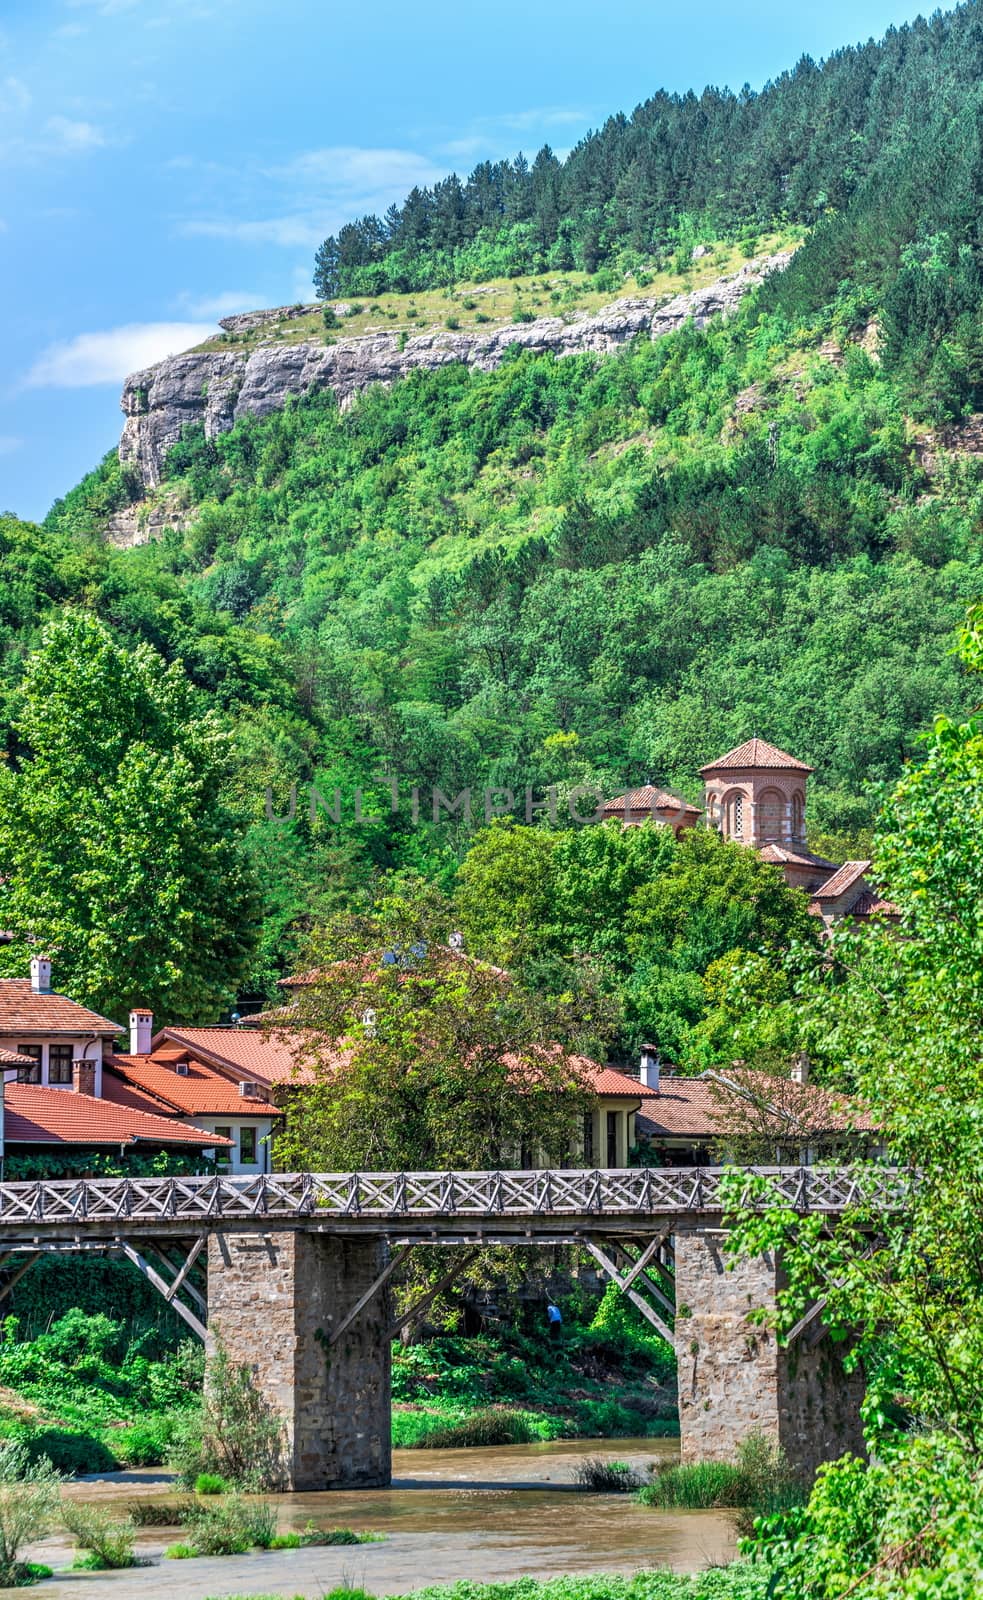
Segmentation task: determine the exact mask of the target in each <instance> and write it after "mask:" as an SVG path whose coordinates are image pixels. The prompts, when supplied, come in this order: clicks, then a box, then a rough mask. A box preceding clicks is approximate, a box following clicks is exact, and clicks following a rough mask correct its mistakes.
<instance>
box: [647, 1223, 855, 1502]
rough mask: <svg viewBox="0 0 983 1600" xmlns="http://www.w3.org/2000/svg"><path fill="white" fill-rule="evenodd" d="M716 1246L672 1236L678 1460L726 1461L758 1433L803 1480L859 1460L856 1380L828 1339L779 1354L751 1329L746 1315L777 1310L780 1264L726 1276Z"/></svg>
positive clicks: (684, 1234) (703, 1238)
mask: <svg viewBox="0 0 983 1600" xmlns="http://www.w3.org/2000/svg"><path fill="white" fill-rule="evenodd" d="M722 1246H723V1236H722V1234H721V1233H720V1232H719V1231H717V1230H707V1229H701V1228H700V1227H699V1226H694V1227H691V1228H680V1229H679V1230H678V1231H677V1232H676V1234H675V1253H676V1329H675V1332H676V1339H675V1343H676V1355H677V1358H678V1365H679V1423H680V1452H681V1457H682V1460H683V1461H701V1460H702V1461H730V1460H733V1458H734V1454H735V1451H736V1449H737V1446H738V1445H739V1444H740V1442H741V1440H742V1439H743V1438H746V1437H747V1435H748V1434H749V1433H753V1432H755V1431H760V1432H761V1433H763V1434H765V1436H766V1437H767V1438H769V1439H772V1440H773V1441H774V1442H775V1443H776V1444H780V1445H781V1447H782V1449H783V1450H784V1452H785V1454H786V1456H787V1457H788V1459H789V1461H790V1462H791V1463H792V1465H793V1466H794V1467H796V1468H797V1469H798V1470H799V1471H800V1472H802V1473H803V1474H804V1475H806V1476H807V1477H809V1478H811V1477H812V1475H813V1474H814V1473H815V1470H816V1468H817V1467H818V1466H819V1465H820V1463H821V1462H823V1461H831V1460H833V1459H835V1457H837V1456H840V1455H843V1454H845V1453H846V1452H847V1451H848V1450H849V1451H853V1452H855V1453H856V1454H859V1455H863V1454H864V1444H863V1434H862V1430H861V1427H860V1402H861V1400H862V1398H863V1382H862V1379H861V1377H860V1376H859V1375H858V1374H857V1373H852V1374H849V1375H848V1374H846V1373H844V1371H843V1366H842V1362H841V1360H840V1357H839V1351H838V1348H837V1347H836V1346H835V1345H833V1344H832V1343H831V1342H830V1340H829V1339H828V1338H814V1339H812V1340H806V1339H800V1340H797V1341H796V1342H795V1343H793V1344H792V1345H791V1346H790V1347H789V1348H787V1349H786V1348H783V1347H781V1346H780V1345H779V1344H778V1341H777V1340H776V1338H775V1335H774V1333H773V1331H772V1330H771V1329H770V1328H766V1327H761V1326H759V1325H758V1324H757V1323H755V1322H752V1321H751V1320H750V1315H749V1314H750V1313H751V1312H752V1311H754V1310H755V1309H756V1308H758V1307H765V1308H767V1307H770V1306H773V1305H774V1303H775V1295H776V1292H777V1290H778V1289H779V1288H780V1287H781V1282H782V1279H781V1266H780V1263H778V1262H777V1261H776V1260H775V1258H774V1257H773V1256H759V1257H758V1258H757V1259H756V1260H753V1261H740V1262H738V1264H737V1265H736V1266H735V1267H734V1268H733V1270H731V1271H726V1270H725V1261H724V1257H723V1253H722ZM819 1331H820V1329H819V1328H818V1327H817V1329H816V1332H817V1333H818V1332H819Z"/></svg>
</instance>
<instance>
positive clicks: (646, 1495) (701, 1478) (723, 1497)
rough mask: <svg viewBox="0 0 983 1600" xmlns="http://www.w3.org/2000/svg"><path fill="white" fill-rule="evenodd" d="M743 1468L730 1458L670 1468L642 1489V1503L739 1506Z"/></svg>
mask: <svg viewBox="0 0 983 1600" xmlns="http://www.w3.org/2000/svg"><path fill="white" fill-rule="evenodd" d="M743 1487H744V1486H743V1480H742V1478H741V1470H740V1468H739V1467H736V1466H734V1465H733V1464H732V1463H731V1462H729V1461H694V1462H686V1463H681V1464H679V1465H677V1466H671V1467H667V1468H666V1469H665V1471H663V1472H660V1473H659V1474H658V1475H657V1476H656V1477H655V1478H654V1479H653V1481H652V1482H651V1483H647V1484H646V1485H645V1487H644V1488H643V1489H641V1490H639V1499H640V1500H641V1501H642V1504H643V1505H647V1506H659V1507H661V1508H662V1509H668V1508H669V1507H675V1506H680V1507H685V1508H686V1509H687V1510H690V1511H708V1510H710V1509H711V1508H713V1507H716V1506H738V1505H740V1504H741V1495H742V1493H743Z"/></svg>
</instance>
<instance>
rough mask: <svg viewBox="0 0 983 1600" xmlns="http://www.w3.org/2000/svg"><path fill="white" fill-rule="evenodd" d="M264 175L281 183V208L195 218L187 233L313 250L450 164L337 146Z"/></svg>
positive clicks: (295, 159)
mask: <svg viewBox="0 0 983 1600" xmlns="http://www.w3.org/2000/svg"><path fill="white" fill-rule="evenodd" d="M264 175H265V177H266V178H267V179H269V180H271V181H272V182H273V183H276V184H277V185H279V186H280V189H281V193H282V196H283V200H282V205H281V207H280V208H279V209H276V210H272V211H271V212H270V213H267V214H266V215H265V216H258V217H256V216H253V217H229V216H212V217H198V218H192V219H189V220H187V221H185V222H183V223H182V224H181V232H182V233H184V234H191V235H197V236H199V237H203V238H208V239H233V240H235V241H236V242H237V243H239V244H245V245H277V246H279V247H280V248H281V249H285V250H294V249H301V250H310V249H312V248H314V247H315V246H317V245H319V244H320V243H321V240H322V239H323V238H324V236H325V234H327V233H330V232H332V230H334V229H336V228H338V227H340V226H341V224H342V223H344V222H348V221H350V220H351V219H352V218H353V217H357V216H363V215H365V214H366V213H371V212H383V211H385V210H386V208H387V207H388V206H390V205H391V204H392V202H393V201H394V200H402V199H403V198H404V197H405V195H406V194H407V193H408V191H409V190H410V189H412V188H413V186H414V184H430V183H434V182H436V180H437V179H438V178H442V177H443V176H444V168H443V167H439V166H435V165H434V163H433V162H432V161H431V160H430V158H429V157H428V156H423V155H420V154H419V153H418V152H417V151H415V150H400V149H391V148H380V149H369V148H363V147H361V146H359V145H331V146H328V147H326V148H324V149H320V150H305V151H301V152H300V154H298V155H296V156H294V157H293V158H292V159H291V160H290V161H288V162H285V163H284V164H282V165H280V166H276V167H271V168H268V169H267V170H266V172H265V174H264Z"/></svg>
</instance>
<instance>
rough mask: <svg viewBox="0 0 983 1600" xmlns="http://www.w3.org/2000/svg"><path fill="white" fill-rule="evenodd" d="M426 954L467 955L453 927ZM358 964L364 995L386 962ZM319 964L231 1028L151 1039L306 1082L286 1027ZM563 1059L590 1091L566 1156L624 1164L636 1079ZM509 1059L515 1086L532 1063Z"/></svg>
mask: <svg viewBox="0 0 983 1600" xmlns="http://www.w3.org/2000/svg"><path fill="white" fill-rule="evenodd" d="M433 955H434V956H435V957H436V956H439V957H440V959H442V960H445V961H469V960H473V959H474V958H473V957H470V956H468V955H467V954H466V952H465V950H464V947H463V941H461V940H460V936H459V935H456V934H455V935H453V936H452V942H451V943H450V944H449V945H448V946H446V947H442V948H441V949H440V950H435V951H434V952H433ZM361 964H362V967H363V968H364V972H365V982H366V986H367V993H366V998H367V999H369V998H370V994H369V992H368V990H369V988H370V986H371V984H372V981H373V974H374V972H376V971H378V970H379V968H380V965H381V964H387V958H386V957H385V956H384V955H379V956H377V957H374V958H373V957H370V956H366V957H364V958H363V959H362V963H361ZM481 965H482V968H483V970H484V971H486V972H491V973H493V974H495V975H496V976H498V977H501V978H502V979H503V980H506V981H509V974H508V973H507V972H506V971H504V970H503V969H502V968H501V967H492V966H489V964H488V963H486V962H482V963H481ZM324 972H325V969H324V968H311V969H309V970H308V971H305V972H297V973H292V974H290V975H289V976H288V977H286V978H281V979H280V982H279V987H280V988H281V989H283V990H285V991H286V993H287V995H288V996H290V997H291V998H290V1000H288V1003H287V1004H286V1005H285V1006H282V1007H280V1008H278V1009H277V1010H275V1011H272V1012H266V1013H263V1014H262V1015H259V1016H251V1017H245V1018H243V1020H242V1022H241V1023H240V1024H239V1025H238V1027H237V1028H165V1029H164V1030H163V1032H162V1033H161V1034H160V1035H158V1040H155V1045H156V1044H157V1043H158V1042H159V1040H162V1039H164V1038H166V1039H168V1040H169V1041H171V1042H172V1043H176V1042H178V1041H180V1042H181V1043H182V1044H189V1045H192V1046H193V1048H194V1049H195V1050H200V1049H204V1050H205V1051H207V1052H210V1054H209V1059H210V1060H211V1061H212V1062H213V1063H214V1064H216V1065H220V1066H221V1068H222V1070H223V1071H231V1072H235V1073H236V1074H237V1075H238V1074H241V1073H242V1072H243V1071H245V1070H250V1071H253V1072H255V1073H256V1075H257V1076H259V1075H261V1074H262V1077H263V1081H264V1082H266V1083H267V1084H268V1085H269V1086H270V1088H271V1089H273V1090H276V1089H279V1090H281V1091H289V1089H290V1086H291V1084H297V1083H303V1082H305V1081H306V1082H310V1081H312V1079H313V1076H314V1074H313V1071H312V1069H311V1067H310V1066H309V1065H307V1064H305V1063H304V1055H303V1046H304V1041H303V1038H302V1036H301V1035H300V1033H295V1032H291V1031H289V1024H290V1015H291V1009H292V1005H293V1004H294V1003H295V997H296V996H297V995H298V994H299V993H300V992H301V991H302V990H304V989H310V988H312V987H313V986H315V985H316V984H317V982H318V980H319V979H320V978H322V977H323V975H324ZM271 1024H274V1025H273V1026H271ZM558 1049H559V1047H558V1046H555V1047H552V1049H551V1047H550V1046H544V1047H543V1053H544V1055H546V1054H555V1052H556V1051H558ZM322 1056H323V1057H325V1058H326V1061H327V1064H328V1065H329V1066H330V1065H331V1063H332V1061H334V1062H336V1063H337V1064H339V1065H340V1064H342V1063H343V1061H344V1059H345V1057H344V1055H343V1053H342V1052H340V1051H335V1052H333V1053H332V1052H331V1051H330V1050H329V1049H328V1050H325V1051H322ZM569 1060H570V1062H571V1065H572V1066H573V1068H574V1070H575V1072H576V1073H577V1075H578V1077H579V1078H581V1079H582V1081H583V1082H584V1083H585V1084H586V1085H587V1086H588V1088H589V1089H590V1090H591V1091H592V1094H593V1102H592V1105H591V1108H590V1110H589V1111H587V1113H586V1114H585V1117H584V1124H583V1128H582V1130H581V1129H578V1130H576V1134H575V1137H574V1138H573V1140H572V1146H573V1149H574V1150H575V1152H576V1154H575V1156H574V1159H575V1160H576V1162H577V1163H578V1164H583V1165H585V1166H588V1167H591V1166H601V1167H626V1166H627V1165H628V1159H629V1155H630V1152H631V1149H632V1146H633V1145H634V1143H635V1113H636V1111H637V1110H638V1107H639V1105H640V1103H641V1091H640V1088H639V1084H638V1080H637V1079H636V1078H631V1077H629V1076H626V1074H624V1073H622V1072H619V1071H618V1070H617V1069H616V1068H614V1067H607V1066H602V1065H600V1064H599V1063H598V1062H596V1061H591V1060H590V1059H589V1058H588V1057H586V1056H579V1055H571V1056H570V1057H569ZM505 1061H506V1064H507V1065H508V1064H510V1063H509V1058H508V1057H506V1058H505ZM511 1065H512V1066H513V1067H514V1070H515V1073H516V1087H517V1088H518V1089H521V1084H522V1076H523V1074H524V1073H525V1072H527V1071H529V1070H534V1068H532V1067H531V1066H530V1063H529V1062H528V1061H524V1062H520V1060H519V1059H518V1058H516V1059H515V1060H514V1062H512V1063H511ZM517 1154H518V1153H517ZM534 1157H535V1152H532V1151H530V1152H525V1153H523V1154H522V1155H521V1156H520V1159H521V1160H523V1161H524V1162H525V1163H526V1164H527V1165H534V1164H535V1160H534Z"/></svg>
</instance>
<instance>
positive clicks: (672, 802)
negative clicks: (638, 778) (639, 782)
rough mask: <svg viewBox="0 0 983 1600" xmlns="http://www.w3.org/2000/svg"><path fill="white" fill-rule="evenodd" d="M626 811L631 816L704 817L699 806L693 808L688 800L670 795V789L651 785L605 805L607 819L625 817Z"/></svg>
mask: <svg viewBox="0 0 983 1600" xmlns="http://www.w3.org/2000/svg"><path fill="white" fill-rule="evenodd" d="M626 811H627V812H628V814H629V815H630V814H631V813H632V812H633V811H647V812H651V811H656V812H658V811H668V812H670V813H671V814H672V815H673V816H674V817H675V816H681V815H687V816H693V817H699V816H701V815H702V812H701V811H700V808H699V806H691V805H690V803H689V801H688V800H682V799H681V798H680V797H679V795H676V794H670V793H669V790H668V789H657V788H656V787H655V785H654V784H651V783H649V784H646V785H645V787H644V788H642V789H629V791H628V793H627V794H619V795H618V796H617V797H616V798H615V799H614V800H606V801H605V803H604V815H605V816H606V817H617V816H624V814H625V812H626Z"/></svg>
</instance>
